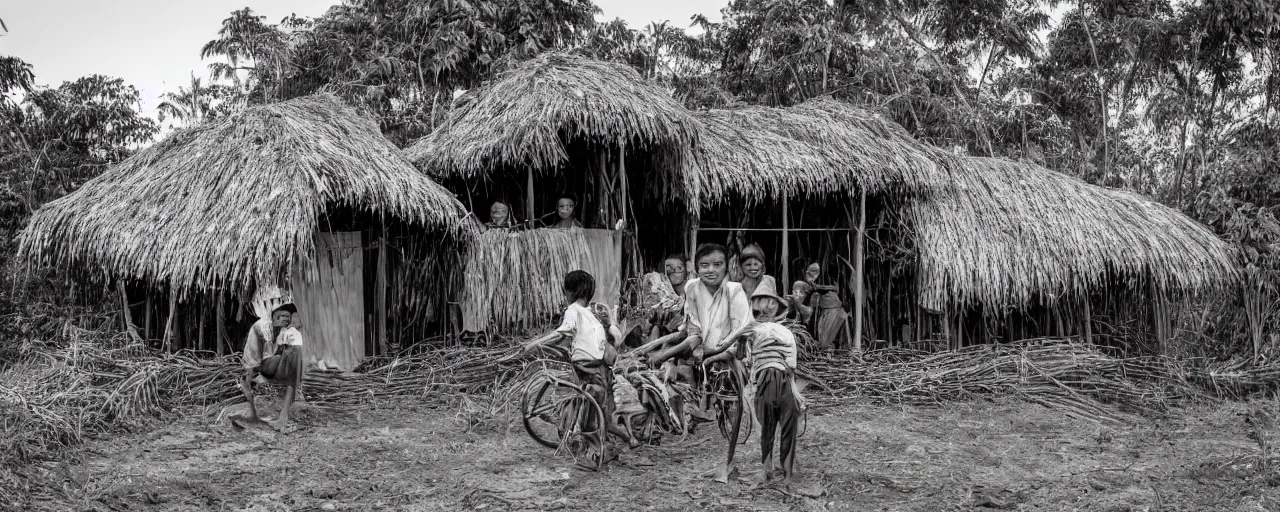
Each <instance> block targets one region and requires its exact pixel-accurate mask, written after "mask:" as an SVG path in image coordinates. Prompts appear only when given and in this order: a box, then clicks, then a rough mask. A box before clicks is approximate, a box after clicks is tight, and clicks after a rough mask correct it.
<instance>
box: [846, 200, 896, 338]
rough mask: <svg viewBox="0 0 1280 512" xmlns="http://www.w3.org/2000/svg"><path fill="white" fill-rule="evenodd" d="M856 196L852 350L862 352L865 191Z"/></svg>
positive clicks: (865, 228)
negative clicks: (856, 217) (856, 236)
mask: <svg viewBox="0 0 1280 512" xmlns="http://www.w3.org/2000/svg"><path fill="white" fill-rule="evenodd" d="M859 192H860V193H859V194H858V238H857V240H856V241H855V242H854V246H853V247H854V249H853V257H854V271H853V273H854V283H855V286H856V288H854V290H853V349H854V350H856V351H858V352H861V351H862V310H863V308H864V304H865V302H866V293H865V290H863V288H864V287H863V283H862V280H863V277H862V273H863V270H864V269H863V259H864V258H863V255H862V251H863V238H864V237H866V235H867V190H866V188H863V189H862V190H860V191H859ZM889 325H890V329H892V325H893V319H892V318H890V319H889Z"/></svg>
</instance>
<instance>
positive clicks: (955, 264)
mask: <svg viewBox="0 0 1280 512" xmlns="http://www.w3.org/2000/svg"><path fill="white" fill-rule="evenodd" d="M695 116H696V117H697V118H698V120H699V121H700V122H701V123H702V124H703V126H704V136H703V139H702V144H701V145H700V146H699V148H698V151H697V153H696V158H695V160H693V161H692V162H691V163H690V165H689V167H688V168H689V172H691V173H696V174H699V176H698V178H697V179H698V180H699V181H700V183H701V192H702V197H703V203H704V206H703V209H702V211H701V218H700V223H699V224H700V225H699V227H698V230H697V234H695V236H698V237H700V238H701V239H703V240H706V239H712V240H715V241H722V240H727V241H728V242H729V245H730V246H731V247H732V246H734V245H738V246H741V245H742V244H743V243H744V242H758V243H760V245H761V246H763V247H764V248H765V250H766V252H768V253H771V255H772V257H773V261H775V262H788V263H789V262H792V261H794V260H795V259H796V257H797V256H799V260H800V262H804V261H810V260H818V261H821V262H823V263H824V264H823V267H824V269H825V271H826V272H827V273H829V274H836V275H835V276H833V277H835V279H830V281H831V282H833V283H835V284H838V285H840V286H841V287H842V288H844V289H845V290H848V291H845V290H842V292H841V298H842V299H843V302H844V304H845V305H846V306H852V311H851V313H852V314H851V315H850V317H851V318H850V320H851V322H852V324H853V325H852V328H851V329H850V331H852V332H853V336H852V337H853V338H854V339H853V340H851V341H852V345H853V346H854V347H855V348H856V347H858V346H859V344H860V342H861V341H862V339H861V338H862V337H860V336H858V332H859V331H861V332H863V333H865V338H866V339H868V340H872V341H876V342H881V343H887V344H892V345H904V344H910V345H919V346H925V345H930V344H932V343H933V342H934V341H935V340H943V343H945V345H944V346H950V347H958V346H961V345H963V344H966V343H970V344H972V343H982V342H987V341H991V340H1014V339H1026V338H1031V337H1038V336H1050V335H1080V336H1082V337H1085V338H1088V339H1091V340H1092V339H1094V337H1095V336H1094V334H1095V333H1096V332H1098V331H1099V330H1101V329H1107V328H1109V327H1108V326H1110V325H1113V324H1114V323H1116V322H1113V320H1117V319H1119V318H1120V317H1125V315H1128V316H1127V317H1125V318H1129V319H1132V318H1133V316H1134V314H1135V313H1137V314H1138V316H1139V317H1141V318H1142V319H1143V320H1144V321H1143V323H1145V324H1146V325H1147V326H1149V327H1150V330H1149V332H1150V333H1151V334H1153V335H1154V337H1155V338H1156V339H1157V340H1159V339H1164V338H1166V337H1167V335H1168V330H1169V317H1170V311H1169V309H1170V308H1169V304H1170V301H1171V300H1173V299H1175V298H1177V297H1179V296H1187V295H1189V294H1198V293H1212V292H1215V291H1220V290H1223V289H1225V287H1227V286H1229V285H1230V284H1231V283H1232V282H1234V280H1235V279H1236V273H1237V269H1236V261H1235V258H1234V255H1233V253H1232V251H1231V249H1230V247H1229V245H1228V244H1227V243H1225V242H1224V241H1222V240H1220V239H1218V238H1217V237H1216V236H1214V235H1213V233H1212V232H1210V231H1209V230H1208V229H1207V228H1205V227H1204V226H1201V225H1199V224H1197V223H1196V222H1195V221H1193V220H1191V219H1189V218H1187V217H1186V216H1184V215H1182V214H1180V213H1179V212H1177V211H1174V210H1172V209H1170V208H1168V207H1165V206H1163V205H1160V204H1158V203H1156V202H1154V201H1151V200H1148V199H1145V198H1142V197H1140V196H1138V195H1136V194H1133V193H1129V192H1123V191H1118V190H1112V189H1107V188H1103V187H1097V186H1093V185H1089V184H1087V183H1084V182H1082V181H1080V180H1078V179H1075V178H1072V177H1069V176H1066V175H1063V174H1060V173H1056V172H1053V171H1049V170H1047V169H1044V168H1041V167H1038V166H1035V165H1031V164H1024V163H1017V162H1010V161H1005V160H1000V159H994V158H977V157H961V156H956V155H952V154H949V153H946V152H944V151H941V150H939V149H937V148H934V147H930V146H927V145H925V144H922V143H919V142H917V141H915V140H913V139H912V138H911V137H910V136H909V135H908V134H907V133H906V132H905V130H903V129H902V128H901V127H899V126H897V125H896V124H894V123H892V122H891V121H888V120H887V119H885V118H883V117H881V116H879V115H877V114H876V113H875V112H874V111H869V110H863V109H860V108H857V107H853V106H851V105H847V104H842V103H839V102H835V101H832V100H827V99H821V100H814V101H810V102H807V103H804V104H801V105H798V106H795V107H788V108H769V107H759V106H755V107H746V108H740V109H727V110H712V111H706V112H699V113H697V114H695ZM864 194H865V195H864ZM815 221H819V222H815ZM815 224H818V225H815ZM724 231H728V232H730V234H729V235H728V236H725V234H724V233H723V232H724ZM777 233H781V234H782V236H780V237H779V236H778V235H777ZM799 267H800V265H792V266H790V268H789V267H788V266H787V265H786V264H785V263H783V266H782V268H781V269H780V270H781V273H782V274H783V276H785V275H786V273H787V272H788V271H791V272H799V271H801V269H800V268H799ZM792 275H797V274H792ZM778 277H782V276H778ZM782 279H784V280H785V281H787V282H788V283H787V284H789V281H790V280H789V279H787V278H786V277H782ZM859 316H862V317H863V320H862V321H859V320H858V317H859ZM928 348H936V347H932V346H930V347H928Z"/></svg>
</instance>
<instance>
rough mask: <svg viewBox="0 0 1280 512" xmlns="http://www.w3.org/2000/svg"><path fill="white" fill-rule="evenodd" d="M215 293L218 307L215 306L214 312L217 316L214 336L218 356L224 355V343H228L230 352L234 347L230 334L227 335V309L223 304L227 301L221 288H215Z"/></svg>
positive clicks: (214, 321) (214, 322)
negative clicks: (232, 346)
mask: <svg viewBox="0 0 1280 512" xmlns="http://www.w3.org/2000/svg"><path fill="white" fill-rule="evenodd" d="M213 293H214V298H215V302H217V303H218V307H217V308H215V312H214V314H215V315H217V316H216V317H215V318H214V320H213V324H214V326H215V329H214V336H215V337H216V338H217V339H216V340H214V343H215V344H216V345H218V357H222V355H223V352H222V344H223V343H226V344H227V351H228V352H230V351H232V350H233V349H232V348H231V339H230V336H228V335H227V320H226V311H225V310H224V308H225V306H224V305H223V302H226V301H225V300H223V297H222V293H221V292H220V291H219V290H214V291H213Z"/></svg>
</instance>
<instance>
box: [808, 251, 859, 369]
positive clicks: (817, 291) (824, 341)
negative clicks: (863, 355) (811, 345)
mask: <svg viewBox="0 0 1280 512" xmlns="http://www.w3.org/2000/svg"><path fill="white" fill-rule="evenodd" d="M821 276H822V265H821V264H819V263H818V262H817V261H814V262H812V263H809V266H808V267H807V268H805V271H804V281H805V283H806V284H808V285H809V288H810V290H811V291H809V292H808V294H807V295H806V296H805V300H804V303H807V305H808V306H809V307H810V308H813V309H812V318H811V320H810V323H809V331H810V332H811V333H813V337H814V339H815V340H817V342H818V346H820V347H822V348H823V349H825V350H830V349H833V348H836V347H838V346H839V345H840V340H841V337H842V336H844V335H845V334H846V333H845V331H846V329H845V321H846V320H848V318H849V314H848V313H846V312H845V310H844V304H843V303H842V302H840V294H839V293H838V292H839V290H840V289H839V288H838V287H836V286H833V285H822V284H818V279H819V278H820V277H821Z"/></svg>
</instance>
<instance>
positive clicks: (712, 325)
mask: <svg viewBox="0 0 1280 512" xmlns="http://www.w3.org/2000/svg"><path fill="white" fill-rule="evenodd" d="M753 320H754V318H753V317H752V316H751V303H750V302H749V301H748V300H747V294H746V293H745V292H743V291H742V285H741V284H739V283H734V282H730V281H725V282H723V283H721V284H720V289H718V290H716V293H715V294H714V295H713V294H712V293H711V292H710V291H708V290H707V286H706V285H704V284H702V281H701V280H698V279H691V280H690V281H689V282H688V283H685V285H684V326H685V329H684V330H685V332H687V333H689V336H701V337H702V348H703V349H704V350H709V349H712V348H715V347H716V346H717V345H719V344H720V342H722V341H724V337H725V336H728V335H729V333H731V332H733V331H734V330H735V329H737V328H739V327H742V326H744V325H746V324H748V323H750V322H751V321H753ZM730 350H732V349H730Z"/></svg>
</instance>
